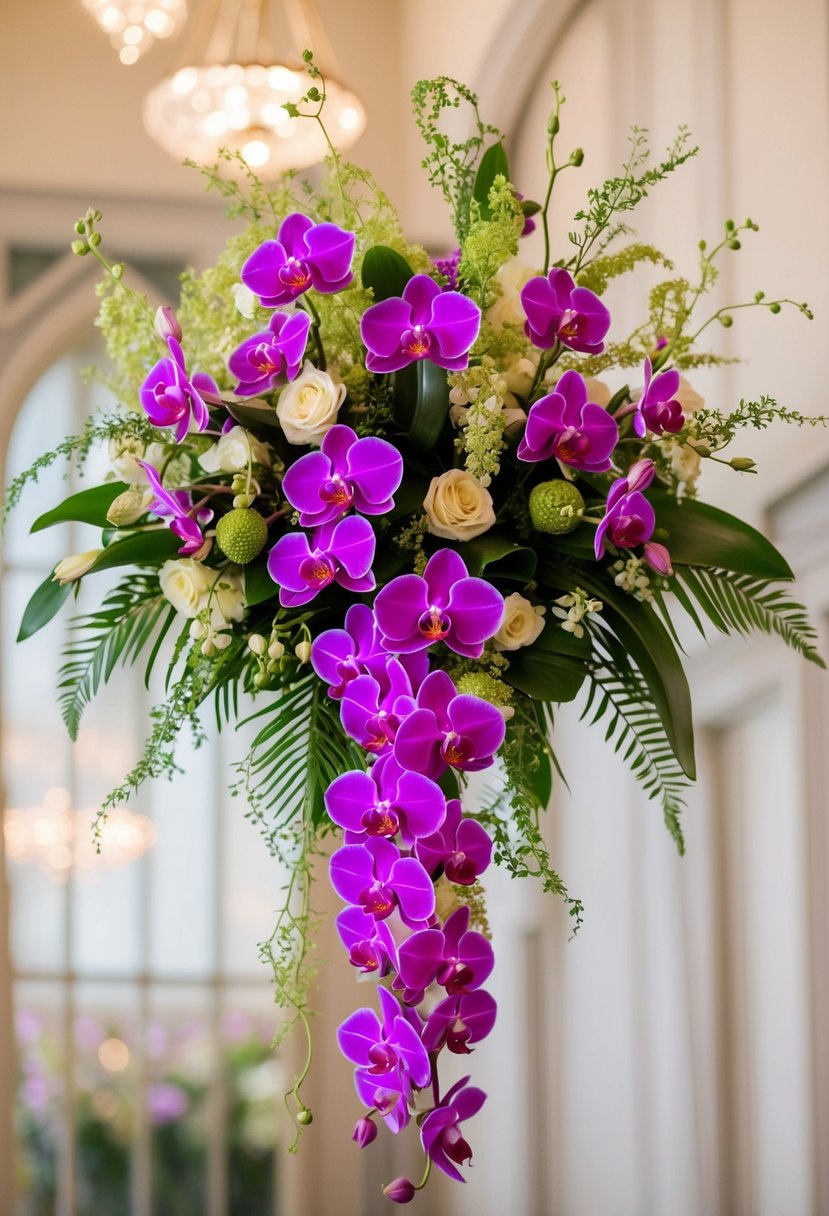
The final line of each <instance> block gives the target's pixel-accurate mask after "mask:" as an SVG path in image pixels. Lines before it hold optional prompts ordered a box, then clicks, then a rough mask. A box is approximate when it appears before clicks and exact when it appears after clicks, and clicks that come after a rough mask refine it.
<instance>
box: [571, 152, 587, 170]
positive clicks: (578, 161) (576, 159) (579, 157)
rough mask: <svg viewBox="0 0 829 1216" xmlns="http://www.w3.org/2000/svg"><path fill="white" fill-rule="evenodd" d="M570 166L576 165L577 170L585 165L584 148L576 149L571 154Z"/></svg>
mask: <svg viewBox="0 0 829 1216" xmlns="http://www.w3.org/2000/svg"><path fill="white" fill-rule="evenodd" d="M570 164H571V165H574V166H575V168H576V169H578V168H580V167H581V165H583V164H584V149H583V148H575V149H574V150H573V151H572V152H571V153H570Z"/></svg>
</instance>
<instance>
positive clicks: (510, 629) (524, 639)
mask: <svg viewBox="0 0 829 1216" xmlns="http://www.w3.org/2000/svg"><path fill="white" fill-rule="evenodd" d="M545 611H546V609H545V608H543V607H542V606H541V605H540V604H539V605H536V606H534V605H532V604H531V603H530V601H529V600H528V599H525V598H524V596H523V595H521V594H520V593H519V592H518V591H513V593H512V595H508V596H507V597H506V599H505V600H504V617H503V620H502V621H501V627H500V628H499V630H498V632H497V633H496V635H495V649H496V650H518V649H519V647H521V646H530V645H532V643H533V642H534V641H536V639H537V638H538V636H539V634H540V633H541V630H542V629H543V628H544V613H545Z"/></svg>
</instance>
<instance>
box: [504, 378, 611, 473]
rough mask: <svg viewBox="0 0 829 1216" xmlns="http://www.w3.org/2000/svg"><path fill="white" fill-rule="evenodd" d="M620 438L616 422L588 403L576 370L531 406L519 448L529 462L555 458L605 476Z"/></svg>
mask: <svg viewBox="0 0 829 1216" xmlns="http://www.w3.org/2000/svg"><path fill="white" fill-rule="evenodd" d="M618 439H619V428H618V426H617V424H616V420H615V419H614V418H612V417H611V416H610V414H608V412H607V410H605V409H603V408H602V407H601V406H600V405H596V404H594V403H593V402H590V401H588V400H587V385H586V384H585V382H584V380H583V378H582V377H581V376H580V375H579V373H578V372H576V371H568V372H565V373H564V375H563V376H562V377H561V379H560V380H559V381H558V383H557V384H556V387H555V389H554V390H553V392H552V393H548V394H547V396H546V397H542V398H541V399H540V400H539V401H536V402H535V404H534V405H533V406H531V407H530V412H529V415H528V417H527V426H526V430H525V431H524V436H523V438H522V440H521V443H520V444H519V445H518V459H519V460H525V461H527V462H533V461H538V460H548V459H549V458H550V457H555V458H556V460H560V461H561V462H562V464H567V465H570V467H571V468H574V469H580V470H582V472H585V473H603V472H605V471H606V470H607V469H609V468H610V456H611V453H612V451H613V449H614V448H615V446H616V443H617V441H618Z"/></svg>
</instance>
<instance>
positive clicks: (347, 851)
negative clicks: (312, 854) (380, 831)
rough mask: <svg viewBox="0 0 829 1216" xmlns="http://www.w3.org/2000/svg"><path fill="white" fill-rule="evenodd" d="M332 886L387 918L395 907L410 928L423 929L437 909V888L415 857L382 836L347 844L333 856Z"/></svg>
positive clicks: (376, 915)
mask: <svg viewBox="0 0 829 1216" xmlns="http://www.w3.org/2000/svg"><path fill="white" fill-rule="evenodd" d="M329 874H330V877H331V886H332V887H333V888H334V890H335V891H336V892H337V894H338V895H339V896H340V898H341V899H344V900H345V901H346V902H347V903H350V904H355V905H356V906H357V907H358V908H362V909H363V910H364V911H365V912H367V913H368V914H369V915H370V916H373V917H374V918H375V919H376V920H385V919H386V917H388V916H391V914H392V912H393V911H394V910H395V908H396V909H397V910H398V912H399V913H400V919H401V920H402V921H403V923H404V924H405V925H408V926H409V928H410V929H420V928H423V926H424V925H425V924H427V923H428V921H429V920H430V919H431V917H432V916H433V915H434V912H435V889H434V887H433V886H432V880H431V879H430V878H429V875H428V874H427V873H426V871H425V870H424V869H423V866H422V865H421V864H420V862H419V861H417V860H416V858H414V857H402V856H401V855H400V850H399V849H398V848H397V846H396V845H393V844H392V843H391V841H389V840H384V839H383V838H382V837H381V836H378V837H374V838H373V839H370V840H367V841H366V843H365V844H346V845H343V846H342V848H340V849H337V851H336V853H334V855H333V856H332V858H331V863H330V868H329Z"/></svg>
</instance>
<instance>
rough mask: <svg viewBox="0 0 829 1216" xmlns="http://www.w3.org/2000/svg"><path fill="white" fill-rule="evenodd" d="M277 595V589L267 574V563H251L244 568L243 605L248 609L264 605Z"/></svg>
mask: <svg viewBox="0 0 829 1216" xmlns="http://www.w3.org/2000/svg"><path fill="white" fill-rule="evenodd" d="M278 594H279V588H278V587H277V585H276V583H275V582H274V581H273V579H272V578H271V576H270V575H269V574H268V563H267V562H266V561H264V562H251V564H250V565H249V566H245V603H246V604H247V606H248V607H249V608H255V607H256V605H257V604H264V603H266V601H267V600H272V599H273V598H274V597H275V596H277V595H278Z"/></svg>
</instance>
